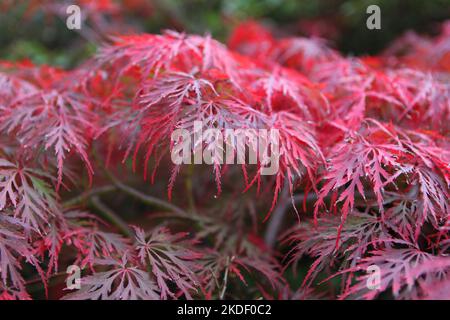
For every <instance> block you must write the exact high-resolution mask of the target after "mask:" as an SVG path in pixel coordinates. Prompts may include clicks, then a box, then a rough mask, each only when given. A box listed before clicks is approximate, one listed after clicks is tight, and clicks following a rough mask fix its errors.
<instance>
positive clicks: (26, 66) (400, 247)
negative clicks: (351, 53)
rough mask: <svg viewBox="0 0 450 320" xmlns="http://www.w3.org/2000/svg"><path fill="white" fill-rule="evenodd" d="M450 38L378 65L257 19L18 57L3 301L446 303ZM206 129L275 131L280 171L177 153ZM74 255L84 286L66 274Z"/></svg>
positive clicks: (7, 139) (2, 147)
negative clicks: (89, 53)
mask: <svg viewBox="0 0 450 320" xmlns="http://www.w3.org/2000/svg"><path fill="white" fill-rule="evenodd" d="M104 6H105V8H107V9H108V10H110V11H111V13H114V14H115V13H116V11H115V7H114V6H112V4H110V3H109V2H108V1H105V2H104ZM50 9H51V10H57V8H55V7H51V8H50V7H49V8H48V10H50ZM91 9H92V11H90V13H91V17H93V19H96V18H95V17H96V15H95V12H96V10H98V8H95V7H92V8H91ZM51 10H50V11H51ZM50 11H49V12H50ZM96 21H97V22H98V19H97V20H96ZM98 23H100V22H98ZM441 29H442V30H441V33H440V34H439V35H437V36H436V37H434V38H431V37H422V36H419V35H414V36H412V34H409V36H406V37H403V38H401V39H399V40H398V41H396V42H394V44H393V45H392V47H391V48H388V49H387V50H386V51H385V52H384V53H382V54H380V55H378V56H372V57H347V56H344V55H342V54H341V53H339V52H338V51H337V50H335V49H333V48H331V47H330V46H329V45H328V44H327V43H326V42H325V41H323V40H321V39H315V38H300V37H284V38H278V37H275V36H273V35H272V34H271V32H270V31H269V30H267V29H265V28H264V27H263V26H262V25H259V24H257V23H256V22H248V23H245V24H243V25H241V26H239V27H238V28H237V29H236V30H235V32H234V33H233V34H232V35H231V37H230V40H229V43H228V44H223V43H220V42H219V41H217V40H215V39H213V38H212V37H211V36H210V35H204V36H202V35H191V34H185V33H182V32H176V31H164V32H162V33H161V34H139V35H135V34H133V35H118V34H116V35H115V36H113V37H111V38H109V40H108V41H107V42H105V43H104V44H103V45H102V47H101V48H100V49H99V50H98V52H97V53H96V55H95V56H93V57H92V58H90V59H88V60H87V61H85V62H84V63H83V64H81V65H80V66H78V67H77V68H74V69H72V70H62V69H60V68H56V67H52V66H45V65H34V64H32V63H31V62H29V61H23V62H8V61H2V62H1V63H0V134H1V135H0V298H1V299H31V298H34V297H35V294H33V292H31V291H30V289H31V287H32V285H33V284H36V283H38V284H39V285H40V286H41V291H44V295H46V296H47V297H48V296H49V295H50V294H49V291H52V292H53V291H57V293H52V295H51V296H52V297H53V296H56V297H58V298H60V297H62V298H64V299H227V298H250V299H257V298H261V297H263V298H268V299H317V298H326V299H374V298H377V297H388V298H395V299H449V298H450V258H449V256H448V254H449V250H450V203H449V196H450V189H449V187H450V140H449V134H450V24H449V23H447V24H443V25H442V28H441ZM196 121H200V122H201V123H202V126H203V127H202V129H203V130H207V129H218V130H219V131H221V132H223V133H224V134H225V132H226V130H229V129H247V130H255V131H257V130H260V129H267V130H270V129H277V130H278V132H279V168H278V171H277V172H276V174H274V175H263V174H262V173H261V167H262V163H261V162H258V163H257V164H253V165H252V164H224V163H223V161H220V159H218V158H213V159H212V163H211V164H210V165H206V164H203V165H194V164H190V165H189V164H186V165H184V164H182V165H178V164H173V163H172V161H171V157H170V155H171V151H172V150H173V149H174V147H175V142H174V141H173V140H172V139H171V137H172V133H173V132H174V131H175V130H177V129H185V130H188V131H189V132H192V133H193V134H194V122H196ZM212 143H213V142H212V141H210V140H208V139H205V140H204V141H201V142H200V145H192V154H194V153H195V152H197V150H198V149H199V148H200V149H208V148H212V147H213V146H211V144H212ZM230 147H231V150H232V152H233V155H234V156H237V155H238V154H239V153H241V152H242V150H244V151H245V150H248V149H249V148H255V146H254V145H253V144H252V143H250V142H249V143H245V144H244V145H242V144H239V143H235V142H234V141H232V142H231V143H230ZM286 213H287V214H286ZM70 265H76V266H79V267H80V268H81V270H82V278H81V288H80V289H75V290H68V289H65V290H63V288H64V286H65V284H63V285H62V286H61V285H59V284H58V281H57V280H58V279H59V280H61V279H62V282H64V281H65V278H64V276H65V275H66V273H65V271H66V269H67V267H68V266H70ZM371 266H376V267H378V269H379V270H380V271H381V281H380V283H379V286H378V287H377V288H375V289H371V288H369V287H368V286H367V281H368V278H369V277H370V273H368V272H367V270H368V269H369V268H370V267H371ZM59 282H61V281H59ZM55 283H56V284H55Z"/></svg>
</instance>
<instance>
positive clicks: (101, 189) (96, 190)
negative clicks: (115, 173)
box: [63, 185, 117, 208]
mask: <svg viewBox="0 0 450 320" xmlns="http://www.w3.org/2000/svg"><path fill="white" fill-rule="evenodd" d="M114 190H117V187H116V186H114V185H108V186H103V187H98V188H93V189H91V190H88V191H85V192H83V193H81V194H80V195H78V196H76V197H74V198H72V199H69V200H67V201H66V202H64V203H63V206H64V207H66V208H68V207H72V206H74V205H77V204H79V203H81V202H83V201H85V200H87V199H89V198H90V197H92V196H95V195H101V194H105V193H109V192H111V191H114Z"/></svg>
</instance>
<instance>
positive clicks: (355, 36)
mask: <svg viewBox="0 0 450 320" xmlns="http://www.w3.org/2000/svg"><path fill="white" fill-rule="evenodd" d="M70 4H78V5H79V6H80V7H81V10H82V15H83V19H84V21H83V28H82V30H81V31H73V30H68V29H67V28H66V26H65V19H66V17H67V14H66V13H65V9H66V8H67V6H68V5H70ZM371 4H376V5H379V6H380V8H381V20H382V29H381V30H368V29H367V28H366V19H367V17H368V14H366V8H367V6H369V5H371ZM0 12H1V13H0V59H7V60H22V59H30V60H31V61H32V62H34V63H38V64H51V65H58V66H61V67H65V68H70V67H73V66H75V65H77V64H78V63H80V61H82V60H83V59H84V58H86V57H87V56H91V55H92V54H93V53H94V52H95V51H96V47H97V46H98V45H100V44H101V43H103V42H104V41H107V40H108V38H107V37H108V35H111V34H115V33H121V34H123V33H137V32H150V33H158V32H160V31H161V30H162V29H175V30H178V31H186V32H188V33H199V34H205V33H210V34H211V35H212V36H213V37H214V38H216V39H219V40H221V41H223V42H226V40H227V37H228V35H229V34H230V32H231V31H232V30H233V28H235V27H236V26H237V25H238V24H239V23H240V22H242V21H246V20H249V19H252V20H258V21H260V22H262V23H264V24H265V25H266V26H268V27H270V28H271V29H272V31H274V32H275V33H276V34H279V35H280V36H284V35H289V36H318V37H322V38H325V39H327V40H328V41H329V43H330V45H331V46H333V47H335V48H337V49H339V50H341V51H342V52H345V53H347V54H350V55H367V54H376V53H379V52H380V51H381V50H382V49H383V48H385V47H386V46H387V44H389V43H390V42H391V41H392V40H393V39H395V38H397V37H398V36H400V35H402V34H403V33H405V32H406V31H408V30H413V31H415V32H418V33H425V34H430V35H433V34H434V33H436V32H437V26H438V23H439V22H441V21H444V20H446V19H448V18H449V17H450V0H426V1H424V0H69V1H66V0H51V1H49V0H0Z"/></svg>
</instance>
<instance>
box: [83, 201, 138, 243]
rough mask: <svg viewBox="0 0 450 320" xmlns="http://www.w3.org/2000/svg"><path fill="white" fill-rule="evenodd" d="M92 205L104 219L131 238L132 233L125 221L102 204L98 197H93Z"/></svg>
mask: <svg viewBox="0 0 450 320" xmlns="http://www.w3.org/2000/svg"><path fill="white" fill-rule="evenodd" d="M91 201H92V204H93V205H94V206H95V208H96V209H97V210H98V211H100V213H101V214H102V215H103V217H104V218H106V219H107V220H109V221H110V222H111V223H113V224H114V225H115V226H116V227H117V228H118V229H119V230H120V231H121V232H122V233H123V234H124V235H126V236H128V237H130V238H133V236H134V233H133V231H132V230H131V228H130V227H129V226H128V225H127V223H126V222H125V221H123V220H122V218H120V217H119V216H118V215H117V214H116V213H115V212H114V211H112V210H111V209H110V208H108V207H107V206H106V205H105V204H104V203H103V202H101V200H100V198H99V197H98V196H93V197H92V199H91Z"/></svg>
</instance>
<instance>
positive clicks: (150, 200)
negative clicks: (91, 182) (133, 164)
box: [107, 172, 187, 215]
mask: <svg viewBox="0 0 450 320" xmlns="http://www.w3.org/2000/svg"><path fill="white" fill-rule="evenodd" d="M107 176H108V177H109V178H110V179H111V181H112V182H113V183H114V185H115V186H116V187H117V188H118V189H120V190H122V191H123V192H125V193H127V194H128V195H130V196H133V197H134V198H136V199H138V200H140V201H142V202H143V203H145V204H148V205H153V206H157V207H159V208H163V209H166V210H169V211H172V212H175V213H178V214H180V215H187V212H186V211H184V210H183V209H181V208H180V207H177V206H175V205H173V204H171V203H169V202H167V201H164V200H161V199H158V198H156V197H153V196H149V195H146V194H144V193H143V192H141V191H139V190H136V189H134V188H132V187H130V186H127V185H126V184H123V183H122V182H121V181H119V180H118V179H117V178H116V177H114V176H113V175H112V174H111V173H110V172H107Z"/></svg>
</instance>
